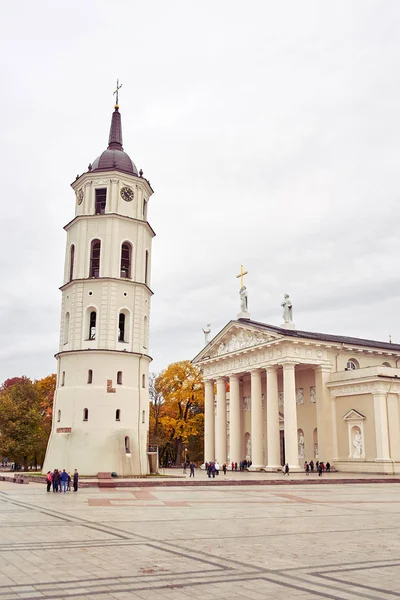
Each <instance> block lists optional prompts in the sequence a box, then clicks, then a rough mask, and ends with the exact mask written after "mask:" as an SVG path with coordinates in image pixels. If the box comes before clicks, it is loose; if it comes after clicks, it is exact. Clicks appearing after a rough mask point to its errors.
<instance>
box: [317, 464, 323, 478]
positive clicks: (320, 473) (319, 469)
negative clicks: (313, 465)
mask: <svg viewBox="0 0 400 600" xmlns="http://www.w3.org/2000/svg"><path fill="white" fill-rule="evenodd" d="M322 471H323V469H322V464H321V463H319V465H318V477H321V475H322Z"/></svg>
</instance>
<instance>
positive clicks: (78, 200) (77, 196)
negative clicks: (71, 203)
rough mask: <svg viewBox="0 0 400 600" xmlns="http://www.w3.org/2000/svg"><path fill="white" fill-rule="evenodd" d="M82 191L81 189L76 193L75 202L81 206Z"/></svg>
mask: <svg viewBox="0 0 400 600" xmlns="http://www.w3.org/2000/svg"><path fill="white" fill-rule="evenodd" d="M83 196H84V194H83V189H82V188H81V189H80V190H77V191H76V201H77V202H78V204H82V202H83Z"/></svg>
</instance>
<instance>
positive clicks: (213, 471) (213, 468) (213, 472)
mask: <svg viewBox="0 0 400 600" xmlns="http://www.w3.org/2000/svg"><path fill="white" fill-rule="evenodd" d="M216 472H217V469H216V468H215V463H211V474H212V476H213V478H214V479H215V473H216Z"/></svg>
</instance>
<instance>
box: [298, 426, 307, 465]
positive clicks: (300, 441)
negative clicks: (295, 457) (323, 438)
mask: <svg viewBox="0 0 400 600" xmlns="http://www.w3.org/2000/svg"><path fill="white" fill-rule="evenodd" d="M297 445H298V448H299V458H305V457H306V453H305V449H304V431H303V430H302V429H298V430H297Z"/></svg>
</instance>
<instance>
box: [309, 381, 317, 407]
mask: <svg viewBox="0 0 400 600" xmlns="http://www.w3.org/2000/svg"><path fill="white" fill-rule="evenodd" d="M310 401H311V402H312V403H313V404H315V403H316V402H317V393H316V391H315V386H314V385H312V386H310Z"/></svg>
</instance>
